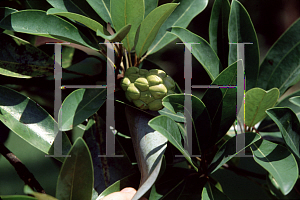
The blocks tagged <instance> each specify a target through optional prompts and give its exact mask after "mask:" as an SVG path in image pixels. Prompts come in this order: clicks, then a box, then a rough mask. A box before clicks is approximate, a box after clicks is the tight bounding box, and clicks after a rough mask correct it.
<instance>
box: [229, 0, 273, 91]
mask: <svg viewBox="0 0 300 200" xmlns="http://www.w3.org/2000/svg"><path fill="white" fill-rule="evenodd" d="M228 36H229V42H230V43H233V44H230V45H229V58H228V65H231V64H232V63H234V62H236V61H237V60H238V59H240V58H238V57H237V44H234V43H252V44H245V46H244V47H245V60H244V62H243V65H244V69H245V74H246V91H247V90H249V89H251V88H254V87H255V85H256V81H257V77H258V72H259V46H258V40H257V36H256V32H255V29H254V26H253V24H252V22H251V19H250V16H249V14H248V13H247V11H246V9H245V8H244V6H243V5H242V4H241V3H240V2H238V1H236V0H234V1H232V4H231V10H230V17H229V24H228ZM272 88H273V87H272Z"/></svg>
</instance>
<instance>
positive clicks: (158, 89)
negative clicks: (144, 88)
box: [149, 84, 168, 99]
mask: <svg viewBox="0 0 300 200" xmlns="http://www.w3.org/2000/svg"><path fill="white" fill-rule="evenodd" d="M149 91H150V93H151V94H152V95H153V96H154V98H155V99H162V98H164V96H166V94H167V92H168V90H167V88H166V86H165V85H164V84H159V85H154V86H151V87H149Z"/></svg>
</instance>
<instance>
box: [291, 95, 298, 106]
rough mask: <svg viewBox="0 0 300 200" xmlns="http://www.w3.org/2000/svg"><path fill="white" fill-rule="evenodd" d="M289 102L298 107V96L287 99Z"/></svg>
mask: <svg viewBox="0 0 300 200" xmlns="http://www.w3.org/2000/svg"><path fill="white" fill-rule="evenodd" d="M289 101H290V102H292V103H293V104H295V105H297V106H299V107H300V96H296V97H292V98H289Z"/></svg>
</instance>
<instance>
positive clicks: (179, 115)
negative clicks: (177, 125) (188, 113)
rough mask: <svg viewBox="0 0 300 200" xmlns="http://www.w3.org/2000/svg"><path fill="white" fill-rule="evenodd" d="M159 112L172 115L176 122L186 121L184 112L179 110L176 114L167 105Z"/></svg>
mask: <svg viewBox="0 0 300 200" xmlns="http://www.w3.org/2000/svg"><path fill="white" fill-rule="evenodd" d="M163 103H164V102H163ZM158 112H159V114H161V115H166V116H168V117H170V118H171V119H173V120H174V121H176V122H185V121H186V120H185V117H184V115H183V113H181V112H177V113H176V114H174V113H173V112H171V111H170V110H169V109H167V108H166V107H165V108H163V109H161V110H159V111H158Z"/></svg>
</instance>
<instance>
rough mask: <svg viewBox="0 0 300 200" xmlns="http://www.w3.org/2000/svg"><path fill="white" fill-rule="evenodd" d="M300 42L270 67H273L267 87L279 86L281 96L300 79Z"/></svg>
mask: <svg viewBox="0 0 300 200" xmlns="http://www.w3.org/2000/svg"><path fill="white" fill-rule="evenodd" d="M299 54H300V42H298V44H297V45H295V46H294V47H293V48H292V49H290V51H289V52H288V53H286V54H285V56H284V57H283V58H282V60H280V62H279V63H278V64H277V65H276V66H274V67H270V68H272V69H273V71H272V72H270V73H272V74H271V75H270V76H268V78H269V79H268V80H267V81H265V82H266V83H268V85H267V87H266V88H267V89H270V88H273V87H277V88H278V89H279V91H280V96H281V95H282V94H283V93H284V92H285V91H286V90H287V89H288V88H289V87H290V86H293V85H294V84H296V83H297V82H298V81H299V80H300V73H299V72H300V60H299ZM268 75H269V74H268Z"/></svg>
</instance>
